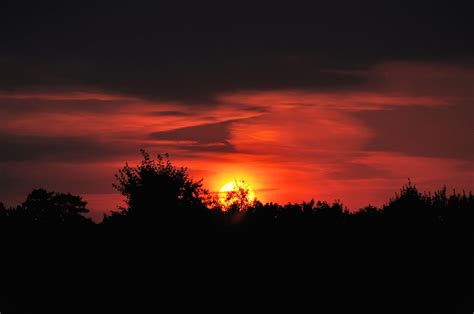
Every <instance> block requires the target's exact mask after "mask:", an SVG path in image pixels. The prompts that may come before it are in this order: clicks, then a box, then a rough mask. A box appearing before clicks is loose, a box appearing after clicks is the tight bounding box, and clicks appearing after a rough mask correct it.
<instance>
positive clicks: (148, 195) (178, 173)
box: [104, 150, 210, 230]
mask: <svg viewBox="0 0 474 314" xmlns="http://www.w3.org/2000/svg"><path fill="white" fill-rule="evenodd" d="M141 153H142V157H143V160H142V162H141V164H140V165H138V166H136V167H131V166H129V165H128V164H126V165H125V166H124V167H123V168H122V169H120V170H119V172H118V174H116V176H115V177H116V179H117V181H118V183H115V184H113V186H114V188H115V189H117V191H119V192H120V193H121V194H122V195H123V196H124V197H125V200H124V201H125V203H126V204H127V207H126V208H121V209H120V211H119V212H115V213H113V214H112V215H110V216H105V217H104V224H108V225H113V224H115V223H121V224H124V223H125V224H153V225H155V226H156V227H157V228H158V229H159V230H160V229H161V230H163V229H166V230H169V229H176V230H177V229H184V230H189V228H192V229H194V228H197V229H201V227H202V226H206V224H207V223H209V217H210V212H209V210H208V207H207V203H206V198H208V195H209V193H208V191H207V190H206V189H204V188H203V187H202V180H200V181H193V180H192V179H191V178H190V177H189V174H188V171H187V169H186V168H184V167H181V168H178V167H175V166H173V165H172V164H171V162H170V161H169V159H168V155H167V154H165V155H158V157H157V159H156V160H154V159H152V158H151V157H150V155H149V154H148V153H147V152H145V151H144V150H141Z"/></svg>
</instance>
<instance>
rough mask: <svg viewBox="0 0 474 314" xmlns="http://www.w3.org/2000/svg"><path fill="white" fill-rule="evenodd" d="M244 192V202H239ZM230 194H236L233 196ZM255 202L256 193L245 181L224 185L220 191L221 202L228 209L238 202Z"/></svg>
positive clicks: (235, 181)
mask: <svg viewBox="0 0 474 314" xmlns="http://www.w3.org/2000/svg"><path fill="white" fill-rule="evenodd" d="M241 192H243V193H244V195H245V199H244V200H239V194H240V193H241ZM229 193H234V194H235V195H231V194H229ZM254 200H255V193H254V191H253V190H252V188H251V187H250V185H248V184H247V183H246V182H245V181H243V180H239V181H238V180H234V181H231V182H229V183H226V184H224V185H223V186H222V187H221V189H220V190H219V202H220V203H221V204H222V205H224V207H228V206H230V205H232V204H234V203H236V202H239V201H240V202H242V201H243V202H244V203H246V204H250V203H252V202H253V201H254Z"/></svg>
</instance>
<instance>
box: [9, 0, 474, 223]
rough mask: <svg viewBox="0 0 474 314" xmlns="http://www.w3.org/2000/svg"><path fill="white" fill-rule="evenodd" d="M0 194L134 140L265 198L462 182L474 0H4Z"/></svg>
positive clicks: (104, 194)
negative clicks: (268, 0) (263, 1)
mask: <svg viewBox="0 0 474 314" xmlns="http://www.w3.org/2000/svg"><path fill="white" fill-rule="evenodd" d="M0 6H1V7H0V35H1V40H2V44H1V46H0V201H2V202H4V203H5V204H7V205H15V204H19V203H21V202H22V201H23V200H24V199H25V197H26V195H27V194H28V193H29V192H30V191H31V190H32V189H33V188H39V187H42V188H46V189H49V190H54V191H58V192H71V193H73V194H80V195H82V196H83V197H84V199H85V200H86V201H88V202H89V207H90V208H91V209H92V213H91V216H92V217H94V218H96V219H100V217H101V216H102V215H103V213H107V212H109V211H110V210H115V209H116V208H117V206H118V205H121V203H120V202H121V199H122V197H121V196H120V195H119V194H118V193H117V192H116V191H115V190H114V189H113V188H112V183H113V182H115V181H114V174H115V173H116V172H117V171H118V169H119V168H121V167H122V166H123V165H124V164H125V162H129V163H130V164H132V165H133V164H136V163H138V162H139V160H140V153H139V150H140V148H144V149H146V150H147V151H148V152H150V153H151V154H153V155H156V154H158V153H165V152H166V153H169V155H170V159H171V161H172V162H173V163H174V164H176V165H179V166H186V167H188V169H189V172H190V174H191V175H192V176H193V177H194V178H195V179H200V178H204V181H203V182H204V186H205V187H206V188H208V189H209V190H210V191H218V190H219V189H220V187H221V186H222V185H224V184H225V183H227V182H229V181H232V180H233V179H239V180H240V179H243V180H245V181H246V182H247V183H248V184H249V185H250V186H251V187H252V188H253V190H254V191H255V194H256V197H257V198H258V199H260V200H262V201H264V202H266V201H276V202H280V203H286V202H301V201H304V200H310V199H311V198H315V199H321V200H328V201H332V200H340V201H342V202H343V203H344V204H346V205H347V206H348V207H349V208H350V209H352V210H356V209H358V208H360V207H363V206H365V205H367V204H369V203H370V204H374V205H382V204H383V203H384V202H386V201H387V200H388V199H389V198H390V197H392V196H393V195H394V193H395V192H396V191H397V190H398V189H399V188H400V187H401V186H402V185H403V184H405V183H407V182H408V178H410V179H411V180H412V181H413V182H414V183H415V184H416V185H417V186H418V187H419V188H420V189H421V190H426V191H434V190H437V189H439V188H441V187H443V185H446V186H447V187H448V188H449V189H453V188H455V189H457V190H459V191H461V190H463V189H464V190H467V191H469V190H473V189H474V180H473V178H474V163H473V159H474V126H473V125H474V121H473V120H474V41H473V40H472V38H471V37H472V33H473V31H474V21H473V19H472V12H473V9H474V4H473V3H472V2H470V3H465V4H464V3H462V2H458V3H456V4H448V3H447V2H446V3H445V4H444V5H438V4H434V3H429V2H426V3H421V2H418V3H417V4H413V3H409V2H406V3H403V2H398V3H390V4H389V3H376V2H372V3H368V2H364V3H360V2H357V3H355V2H354V1H351V2H349V1H347V2H337V3H335V2H334V3H332V4H316V3H313V4H312V5H311V6H308V7H305V6H299V5H296V4H293V3H290V2H288V3H287V4H286V5H285V6H278V5H277V4H272V5H271V6H264V5H258V4H252V5H246V4H245V3H243V2H233V1H229V2H226V3H225V4H220V5H216V4H214V3H207V2H199V3H197V4H186V3H177V4H167V5H163V4H160V3H158V2H155V3H153V4H150V3H148V4H144V3H138V2H135V1H134V2H126V3H121V2H119V1H115V2H106V1H103V2H101V4H97V3H88V2H77V3H74V2H69V1H68V2H48V1H41V2H32V1H31V2H29V1H21V2H20V1H2V4H1V5H0Z"/></svg>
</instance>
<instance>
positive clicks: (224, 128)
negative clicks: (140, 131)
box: [150, 121, 235, 144]
mask: <svg viewBox="0 0 474 314" xmlns="http://www.w3.org/2000/svg"><path fill="white" fill-rule="evenodd" d="M234 122H235V121H224V122H217V123H208V124H202V125H196V126H189V127H184V128H178V129H173V130H168V131H160V132H154V133H152V134H150V137H151V138H152V139H154V140H169V141H176V142H180V141H192V142H196V143H198V144H226V143H228V141H229V139H230V137H231V133H230V130H229V126H230V125H231V124H232V123H234Z"/></svg>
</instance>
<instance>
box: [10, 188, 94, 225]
mask: <svg viewBox="0 0 474 314" xmlns="http://www.w3.org/2000/svg"><path fill="white" fill-rule="evenodd" d="M86 205H87V202H85V201H83V200H82V197H80V196H77V195H72V194H70V193H67V194H65V193H56V192H48V191H46V190H44V189H36V190H33V191H32V192H31V193H30V194H29V195H28V196H27V198H26V200H25V201H24V202H23V203H22V204H21V205H20V206H19V207H18V208H16V209H15V210H11V211H10V213H9V215H8V216H9V217H10V218H12V219H14V220H16V221H24V222H27V223H30V224H31V223H33V224H43V225H83V224H91V223H92V221H91V220H90V219H89V218H86V217H84V216H83V214H87V213H88V212H89V209H87V208H86Z"/></svg>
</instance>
